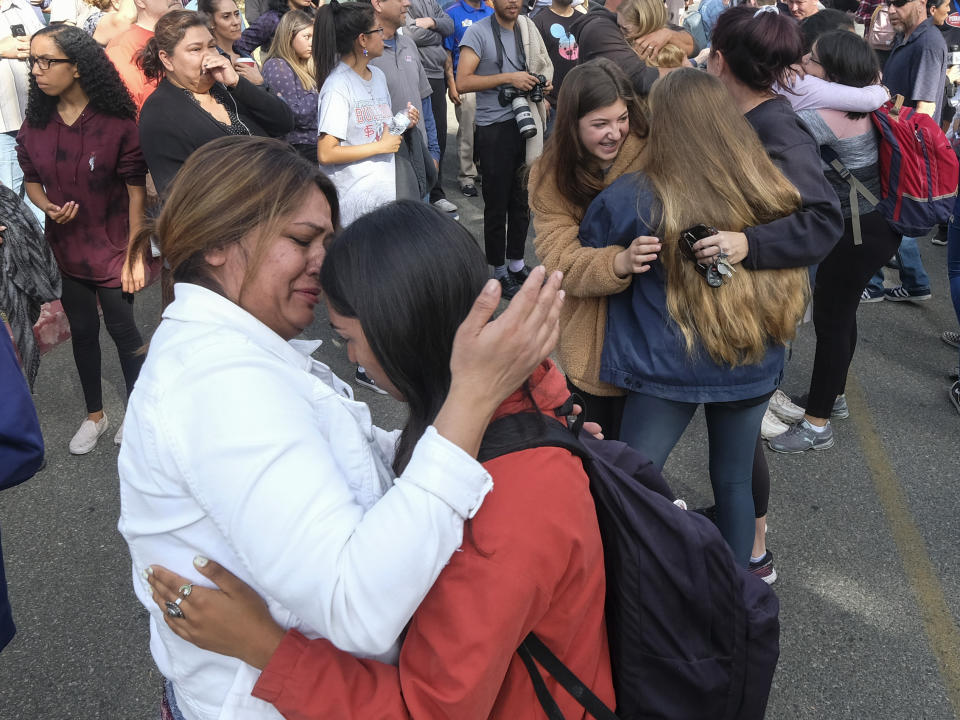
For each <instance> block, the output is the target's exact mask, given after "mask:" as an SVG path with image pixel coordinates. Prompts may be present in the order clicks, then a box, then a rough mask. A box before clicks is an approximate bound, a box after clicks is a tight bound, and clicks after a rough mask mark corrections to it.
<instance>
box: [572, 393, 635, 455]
mask: <svg viewBox="0 0 960 720" xmlns="http://www.w3.org/2000/svg"><path fill="white" fill-rule="evenodd" d="M567 389H568V390H569V391H570V392H572V393H576V394H577V395H579V396H580V397H581V398H583V404H584V408H583V421H584V422H595V423H597V424H598V425H600V427H601V428H602V429H603V436H604V437H605V438H606V439H607V440H619V439H620V421H621V420H622V419H623V404H624V403H625V402H626V401H627V396H626V395H612V396H609V395H593V394H591V393H588V392H587V391H586V390H581V389H580V388H578V387H577V386H576V385H574V384H573V383H572V382H570V378H567Z"/></svg>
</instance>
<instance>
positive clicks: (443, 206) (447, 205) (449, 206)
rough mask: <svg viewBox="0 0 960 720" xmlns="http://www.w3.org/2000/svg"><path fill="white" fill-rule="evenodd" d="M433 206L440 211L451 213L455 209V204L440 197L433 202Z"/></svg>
mask: <svg viewBox="0 0 960 720" xmlns="http://www.w3.org/2000/svg"><path fill="white" fill-rule="evenodd" d="M433 206H434V207H435V208H436V209H437V210H439V211H440V212H445V213H453V212H456V211H457V206H456V205H454V204H453V203H452V202H450V201H449V200H447V199H446V198H440V199H439V200H437V201H436V202H435V203H434V204H433Z"/></svg>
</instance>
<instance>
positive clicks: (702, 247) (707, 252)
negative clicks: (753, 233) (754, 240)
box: [693, 230, 750, 265]
mask: <svg viewBox="0 0 960 720" xmlns="http://www.w3.org/2000/svg"><path fill="white" fill-rule="evenodd" d="M693 250H694V252H695V253H696V256H697V259H699V260H710V259H712V258H714V257H716V256H717V255H719V254H720V253H724V255H725V256H726V258H727V261H728V262H729V263H730V264H731V265H736V264H737V263H740V262H743V260H744V258H746V257H747V253H749V252H750V244H749V242H748V241H747V236H746V235H744V234H743V233H742V232H731V231H729V230H721V231H720V232H718V233H717V234H716V235H711V236H710V237H705V238H703V240H698V241H697V242H695V243H694V245H693Z"/></svg>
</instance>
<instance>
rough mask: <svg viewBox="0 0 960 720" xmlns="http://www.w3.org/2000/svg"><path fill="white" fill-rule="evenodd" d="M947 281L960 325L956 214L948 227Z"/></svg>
mask: <svg viewBox="0 0 960 720" xmlns="http://www.w3.org/2000/svg"><path fill="white" fill-rule="evenodd" d="M947 279H948V280H949V281H950V297H951V298H952V299H953V311H954V312H955V313H956V314H957V322H958V323H960V217H958V215H957V213H956V212H955V213H954V215H953V217H951V218H950V224H949V225H948V226H947Z"/></svg>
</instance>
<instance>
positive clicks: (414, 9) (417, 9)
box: [404, 0, 453, 80]
mask: <svg viewBox="0 0 960 720" xmlns="http://www.w3.org/2000/svg"><path fill="white" fill-rule="evenodd" d="M422 17H430V18H433V19H434V21H435V22H436V23H437V25H436V27H435V28H430V29H429V30H424V29H423V28H419V27H417V26H416V20H417V18H422ZM404 33H405V34H406V35H407V37H410V38H413V41H414V42H415V43H416V44H417V49H418V50H419V51H420V61H421V62H422V63H423V70H424V72H425V73H426V74H427V77H428V78H431V79H433V80H436V79H443V77H444V74H443V64H444V62H445V61H446V59H447V51H446V50H445V49H444V47H443V39H444V38H446V37H449V36H450V35H453V20H452V19H451V17H450V16H449V15H447V14H446V13H445V12H444V11H443V10H442V9H441V8H440V4H439V3H438V2H437V0H411V2H410V9H409V10H407V26H406V28H405V29H404Z"/></svg>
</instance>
